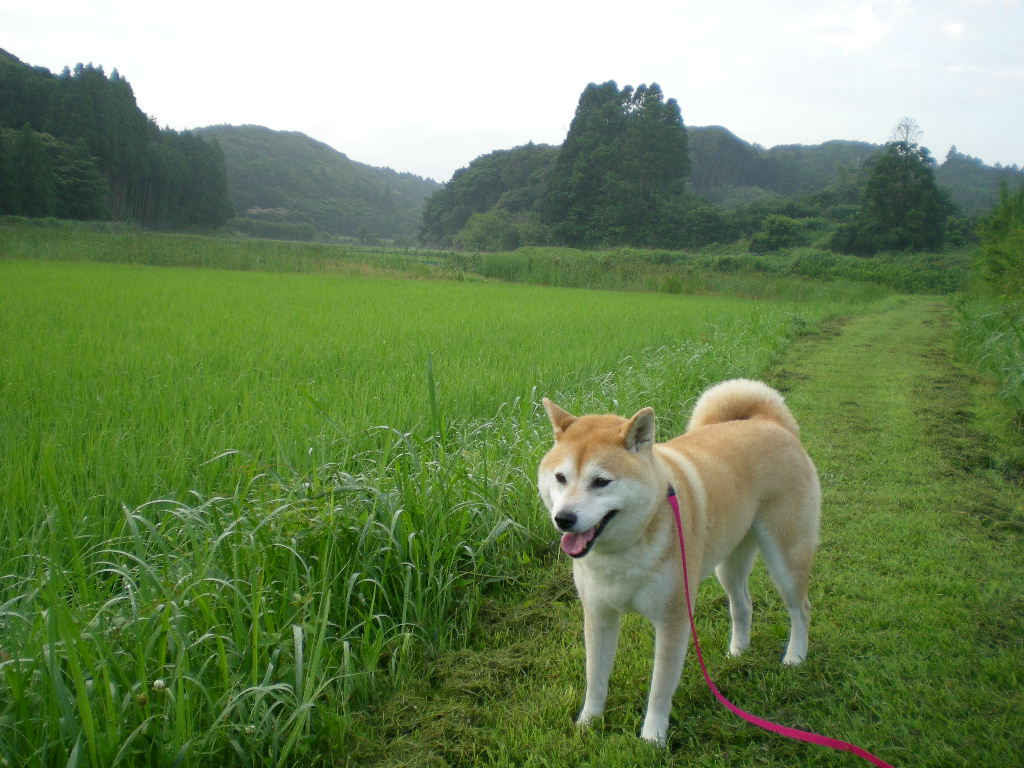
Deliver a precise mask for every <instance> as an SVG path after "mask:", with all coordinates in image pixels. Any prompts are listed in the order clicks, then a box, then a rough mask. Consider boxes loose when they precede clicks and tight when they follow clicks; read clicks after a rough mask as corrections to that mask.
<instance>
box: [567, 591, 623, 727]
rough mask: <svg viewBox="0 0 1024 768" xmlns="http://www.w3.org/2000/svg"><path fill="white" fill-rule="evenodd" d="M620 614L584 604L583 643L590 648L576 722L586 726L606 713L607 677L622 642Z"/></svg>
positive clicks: (609, 674)
mask: <svg viewBox="0 0 1024 768" xmlns="http://www.w3.org/2000/svg"><path fill="white" fill-rule="evenodd" d="M621 623H622V617H621V616H620V614H619V613H618V612H617V611H615V610H612V609H611V608H609V607H607V606H602V605H592V604H588V603H587V602H584V603H583V642H584V644H585V645H586V649H587V695H586V697H585V698H584V700H583V710H582V711H581V712H580V716H579V717H578V718H577V720H576V723H577V725H586V724H587V723H589V722H590V721H591V720H592V719H593V718H595V717H597V716H598V715H600V714H602V713H603V712H604V703H605V700H606V699H607V698H608V678H609V677H610V676H611V673H612V662H614V661H615V649H616V648H617V647H618V644H619V626H620V625H621Z"/></svg>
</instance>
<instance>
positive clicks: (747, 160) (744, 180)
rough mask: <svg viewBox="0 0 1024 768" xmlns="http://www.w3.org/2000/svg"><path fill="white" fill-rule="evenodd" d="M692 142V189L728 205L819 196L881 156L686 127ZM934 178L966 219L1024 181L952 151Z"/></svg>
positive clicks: (851, 144) (863, 146) (833, 144)
mask: <svg viewBox="0 0 1024 768" xmlns="http://www.w3.org/2000/svg"><path fill="white" fill-rule="evenodd" d="M687 132H688V134H689V139H690V160H691V163H692V171H691V172H690V187H691V189H693V191H694V192H696V193H697V194H698V195H701V196H703V197H706V198H708V199H709V200H711V201H712V202H716V203H720V204H722V205H726V206H736V205H743V204H745V203H749V202H752V201H754V200H757V199H759V198H774V197H788V196H790V195H795V194H805V193H811V192H817V191H819V190H822V189H825V188H826V187H829V186H832V185H834V184H836V183H837V182H840V181H842V180H843V177H844V176H845V177H846V179H847V180H848V179H849V178H850V177H851V175H853V174H855V173H856V172H857V171H859V170H860V169H861V168H862V167H863V165H864V163H865V162H866V161H867V160H869V159H870V158H871V157H873V156H874V155H876V154H877V153H878V152H880V151H881V150H882V149H883V147H882V145H880V144H869V143H867V142H861V141H827V142H825V143H824V144H815V145H809V146H804V145H799V144H793V145H780V146H776V147H772V148H771V149H765V148H764V147H761V146H758V145H756V144H750V143H748V142H746V141H744V140H743V139H741V138H739V137H737V136H736V135H735V134H733V133H731V132H730V131H729V130H727V129H726V128H723V127H721V126H706V127H690V128H687ZM935 179H936V181H937V182H938V184H939V186H941V187H943V188H945V189H946V190H947V191H948V192H949V194H950V196H951V197H952V199H953V202H954V203H956V204H957V205H958V206H959V207H960V209H961V210H962V211H963V212H964V213H965V214H966V215H968V216H977V215H980V214H983V213H986V212H987V211H989V210H991V208H992V206H993V204H994V203H995V202H996V200H997V199H998V195H999V184H1000V180H1001V179H1006V180H1007V182H1008V183H1010V184H1011V185H1018V184H1020V183H1021V182H1022V181H1024V173H1021V171H1020V170H1019V169H1016V168H998V167H993V166H989V165H985V164H984V163H982V162H981V160H978V159H977V158H973V157H969V156H967V155H962V154H960V153H958V152H957V151H956V148H955V147H954V148H953V149H951V150H950V152H949V153H948V154H947V156H946V160H945V162H943V163H941V164H940V165H937V166H936V169H935Z"/></svg>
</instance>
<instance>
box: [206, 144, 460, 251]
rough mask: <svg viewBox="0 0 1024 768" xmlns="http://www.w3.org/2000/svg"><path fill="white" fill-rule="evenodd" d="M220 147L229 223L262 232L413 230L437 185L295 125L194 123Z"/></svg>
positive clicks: (375, 234)
mask: <svg viewBox="0 0 1024 768" xmlns="http://www.w3.org/2000/svg"><path fill="white" fill-rule="evenodd" d="M194 133H196V134H197V135H199V136H201V137H203V138H205V139H211V140H212V139H216V141H217V143H218V144H219V145H220V147H221V149H222V150H223V152H224V157H225V161H226V165H227V176H228V187H229V189H230V191H231V197H232V199H233V201H234V204H235V210H236V215H237V216H238V219H237V220H236V221H234V222H231V224H232V226H234V227H236V228H237V229H240V230H242V231H247V232H249V233H250V234H256V235H264V236H271V237H275V236H281V237H299V238H301V237H302V236H303V235H305V236H307V237H312V236H313V235H314V234H315V233H316V232H322V233H328V234H333V235H343V236H351V237H359V238H362V239H364V240H373V239H376V238H389V239H399V240H402V239H405V240H409V241H410V242H411V241H412V240H413V239H414V238H415V237H416V235H417V233H418V232H419V229H420V225H421V224H422V216H423V202H424V200H425V199H426V198H427V197H428V196H430V195H431V194H432V193H433V192H435V191H436V190H438V189H439V188H440V187H441V185H440V184H438V183H437V182H435V181H432V180H430V179H423V178H420V177H419V176H414V175H412V174H410V173H398V172H396V171H393V170H391V169H390V168H374V167H372V166H369V165H364V164H363V163H358V162H355V161H353V160H350V159H349V158H348V157H347V156H345V155H344V154H342V153H341V152H338V151H337V150H335V149H332V148H331V147H329V146H327V145H326V144H323V143H321V142H319V141H315V140H314V139H311V138H310V137H308V136H306V135H305V134H302V133H292V132H285V131H274V130H271V129H269V128H264V127H261V126H255V125H243V126H232V125H218V126H210V127H207V128H199V129H197V130H195V131H194Z"/></svg>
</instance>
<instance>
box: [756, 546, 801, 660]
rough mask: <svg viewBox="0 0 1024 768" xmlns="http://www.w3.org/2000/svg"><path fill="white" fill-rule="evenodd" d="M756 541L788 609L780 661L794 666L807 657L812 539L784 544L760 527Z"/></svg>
mask: <svg viewBox="0 0 1024 768" xmlns="http://www.w3.org/2000/svg"><path fill="white" fill-rule="evenodd" d="M758 543H759V544H760V546H761V555H762V557H764V562H765V565H766V566H768V573H770V574H771V577H772V581H774V582H775V587H776V588H777V589H778V590H779V594H780V595H782V600H783V602H785V604H786V608H787V609H788V610H789V643H788V644H787V646H786V655H785V656H784V657H783V659H782V663H783V664H786V665H788V666H795V665H796V664H799V663H801V662H802V661H803V660H804V659H805V658H807V635H808V630H809V628H810V623H811V604H810V602H808V600H807V581H808V577H809V575H810V568H811V560H812V559H813V557H814V548H815V547H814V542H813V541H810V542H802V541H797V542H795V543H792V544H789V545H788V546H784V545H783V544H782V543H781V542H780V541H779V540H777V539H776V538H775V537H773V536H771V535H770V534H769V533H768V532H767V531H764V530H761V531H759V536H758Z"/></svg>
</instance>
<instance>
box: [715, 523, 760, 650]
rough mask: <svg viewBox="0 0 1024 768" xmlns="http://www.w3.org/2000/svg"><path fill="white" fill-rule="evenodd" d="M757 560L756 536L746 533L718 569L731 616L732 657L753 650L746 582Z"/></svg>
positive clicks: (716, 569) (730, 643)
mask: <svg viewBox="0 0 1024 768" xmlns="http://www.w3.org/2000/svg"><path fill="white" fill-rule="evenodd" d="M756 557H757V536H756V534H754V533H753V532H750V533H748V534H747V536H746V538H744V539H743V541H741V542H740V543H739V544H738V545H737V546H736V549H734V550H733V551H732V552H731V553H730V554H729V556H728V557H726V558H725V560H723V561H722V562H721V563H719V564H718V567H716V568H715V575H716V576H717V577H718V581H719V583H720V584H721V585H722V587H723V588H724V589H725V593H726V594H727V595H728V596H729V614H730V615H731V616H732V639H731V640H730V642H729V655H730V656H739V655H740V654H741V653H743V652H744V651H745V650H747V648H748V647H750V621H751V614H752V612H753V605H752V603H751V600H750V589H749V588H748V587H747V582H748V580H749V579H750V572H751V570H753V568H754V559H755V558H756Z"/></svg>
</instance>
